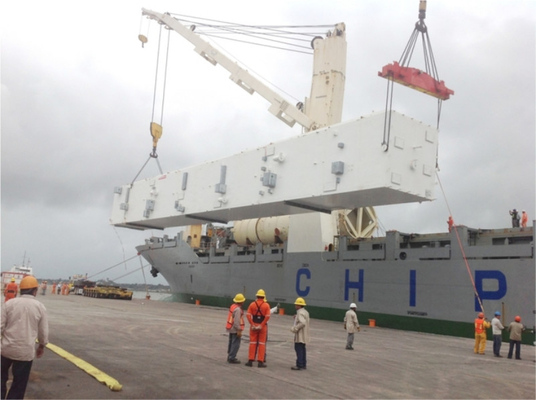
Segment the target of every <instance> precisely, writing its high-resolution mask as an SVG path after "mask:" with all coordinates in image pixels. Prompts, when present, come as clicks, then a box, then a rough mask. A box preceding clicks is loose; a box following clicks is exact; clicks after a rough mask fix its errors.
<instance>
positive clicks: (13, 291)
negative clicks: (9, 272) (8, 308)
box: [4, 278, 19, 301]
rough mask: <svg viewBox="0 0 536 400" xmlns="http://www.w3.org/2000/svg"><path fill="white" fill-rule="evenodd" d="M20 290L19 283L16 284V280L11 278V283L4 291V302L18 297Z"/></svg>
mask: <svg viewBox="0 0 536 400" xmlns="http://www.w3.org/2000/svg"><path fill="white" fill-rule="evenodd" d="M18 290H19V287H18V286H17V283H16V282H15V278H11V282H9V283H8V284H7V285H6V288H5V290H4V301H8V300H11V299H14V298H15V297H17V291H18Z"/></svg>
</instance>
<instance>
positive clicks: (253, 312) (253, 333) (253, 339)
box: [245, 289, 270, 368]
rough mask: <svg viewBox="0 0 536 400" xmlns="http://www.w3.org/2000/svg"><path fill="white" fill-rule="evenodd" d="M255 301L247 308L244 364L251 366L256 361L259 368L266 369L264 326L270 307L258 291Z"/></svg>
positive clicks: (266, 333)
mask: <svg viewBox="0 0 536 400" xmlns="http://www.w3.org/2000/svg"><path fill="white" fill-rule="evenodd" d="M256 297H257V299H256V300H255V301H254V302H252V303H251V304H250V305H249V307H248V312H247V319H248V322H249V357H248V362H247V363H246V364H245V365H246V366H248V367H252V366H253V361H255V359H257V361H258V362H259V364H258V367H259V368H265V367H266V338H267V336H268V327H267V326H266V324H267V323H268V320H269V319H270V305H269V304H268V303H267V302H266V301H265V298H266V293H265V292H264V290H262V289H259V290H258V291H257V294H256Z"/></svg>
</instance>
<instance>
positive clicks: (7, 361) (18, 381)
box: [1, 276, 48, 399]
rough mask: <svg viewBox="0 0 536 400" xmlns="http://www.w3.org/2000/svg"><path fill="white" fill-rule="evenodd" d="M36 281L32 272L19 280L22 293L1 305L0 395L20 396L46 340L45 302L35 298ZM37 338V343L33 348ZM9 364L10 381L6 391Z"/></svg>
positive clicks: (8, 396)
mask: <svg viewBox="0 0 536 400" xmlns="http://www.w3.org/2000/svg"><path fill="white" fill-rule="evenodd" d="M38 289H39V283H38V282H37V279H35V278H34V277H33V276H26V277H24V278H22V280H21V282H20V294H21V296H20V297H18V298H16V299H13V300H11V301H9V302H7V303H6V304H4V306H3V307H2V323H1V335H2V355H1V363H2V365H1V375H2V399H5V398H6V394H7V398H8V399H23V398H24V393H25V392H26V386H27V385H28V379H29V377H30V370H31V369H32V363H33V360H34V358H36V356H37V358H40V357H41V356H42V355H43V353H44V351H45V346H46V345H47V344H48V319H47V312H46V309H45V306H44V305H43V304H42V303H40V302H39V301H37V300H36V299H35V296H36V295H37V291H38ZM36 339H37V341H38V347H37V350H36ZM9 368H11V371H12V374H13V383H12V384H11V387H10V389H9V392H8V391H7V380H8V376H9Z"/></svg>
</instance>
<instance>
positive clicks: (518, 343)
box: [508, 339, 521, 360]
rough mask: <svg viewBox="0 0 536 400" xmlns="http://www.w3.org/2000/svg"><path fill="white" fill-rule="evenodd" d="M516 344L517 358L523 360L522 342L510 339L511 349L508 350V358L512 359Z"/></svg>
mask: <svg viewBox="0 0 536 400" xmlns="http://www.w3.org/2000/svg"><path fill="white" fill-rule="evenodd" d="M514 344H515V346H516V358H517V359H518V360H519V359H521V340H512V339H510V349H509V350H508V358H512V353H513V350H514Z"/></svg>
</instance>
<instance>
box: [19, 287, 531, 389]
mask: <svg viewBox="0 0 536 400" xmlns="http://www.w3.org/2000/svg"><path fill="white" fill-rule="evenodd" d="M37 299H38V300H39V301H41V302H42V303H43V304H45V306H46V308H47V311H48V316H49V326H50V342H51V343H52V344H54V345H56V346H58V347H60V348H62V349H63V350H65V351H67V352H69V353H71V354H73V355H75V356H77V357H79V358H81V359H83V360H84V361H86V362H87V363H89V364H91V365H93V366H94V367H96V368H98V369H99V370H100V371H102V372H104V373H106V374H108V375H110V376H111V377H113V378H115V379H116V380H118V381H119V382H120V383H121V385H122V390H121V391H112V390H110V389H109V388H108V387H107V386H106V385H104V384H102V383H100V382H98V381H97V380H96V379H95V378H93V377H92V376H91V375H89V374H87V373H86V372H84V371H82V370H81V369H79V368H78V367H76V366H75V365H74V364H72V363H71V362H69V361H67V360H66V359H64V358H62V357H60V356H59V355H57V354H56V353H54V352H52V351H50V350H48V349H47V350H45V355H44V356H43V357H42V358H40V359H37V360H35V361H34V363H33V367H32V373H31V376H30V382H29V384H28V389H27V391H26V399H178V398H185V399H194V398H203V399H218V398H224V399H242V398H243V399H262V398H273V399H348V398H374V399H399V398H404V399H409V398H420V399H454V398H456V399H462V398H463V399H468V398H475V399H476V398H486V399H507V398H510V399H513V398H515V399H534V398H535V395H536V393H535V365H536V364H535V348H534V347H533V346H528V345H522V349H521V358H522V360H514V359H507V358H506V353H507V350H508V343H503V345H502V348H501V353H502V355H503V356H504V358H496V357H494V356H493V352H492V342H491V341H488V342H487V347H486V354H485V355H483V356H482V355H475V354H474V353H473V344H474V340H473V339H467V338H457V337H449V336H441V335H431V334H423V333H417V332H406V331H398V330H393V329H385V328H382V327H369V326H368V325H365V323H366V321H360V322H361V327H362V329H361V332H360V333H356V334H355V342H354V348H355V350H354V351H350V350H345V344H346V332H345V331H344V329H343V323H342V322H340V323H339V322H333V321H323V320H317V319H314V315H312V316H311V318H312V319H311V331H310V332H311V343H309V344H308V345H307V370H302V371H291V369H290V367H291V366H292V365H294V364H295V360H296V356H295V352H294V344H293V334H292V333H291V332H290V327H291V326H292V323H293V317H292V316H291V315H274V316H273V317H272V318H271V319H270V322H269V331H268V344H267V365H268V367H267V368H257V367H256V364H254V367H252V368H249V367H246V366H244V362H245V361H247V351H248V345H249V341H248V339H249V337H248V336H247V335H245V336H244V337H243V339H242V345H241V347H240V351H239V353H238V358H239V359H240V360H241V361H242V364H237V365H234V364H228V363H227V362H226V353H227V343H228V335H227V334H226V333H225V322H226V318H227V309H223V308H215V307H205V306H203V305H192V304H183V303H169V302H162V301H154V300H136V299H134V300H132V301H124V300H109V299H94V298H88V297H82V296H75V295H69V296H57V295H56V296H53V295H50V294H49V293H47V295H46V296H42V295H38V296H37ZM250 300H251V299H248V301H246V303H245V308H247V305H249V302H250ZM229 301H230V302H231V299H230V300H229ZM246 327H247V322H246ZM246 333H247V329H246Z"/></svg>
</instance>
